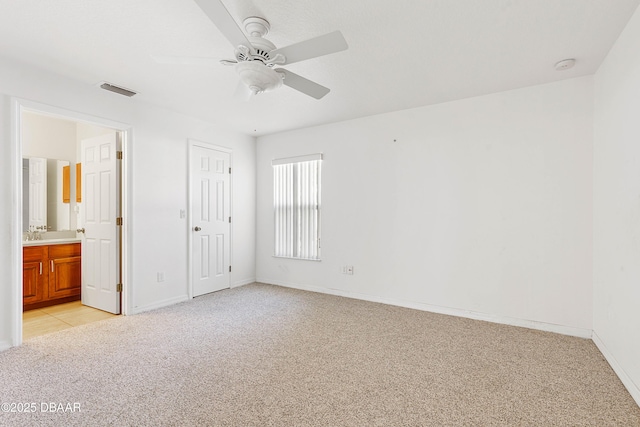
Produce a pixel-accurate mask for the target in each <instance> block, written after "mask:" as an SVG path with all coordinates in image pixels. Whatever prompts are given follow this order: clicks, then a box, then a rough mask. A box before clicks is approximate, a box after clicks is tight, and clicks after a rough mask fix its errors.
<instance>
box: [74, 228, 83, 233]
mask: <svg viewBox="0 0 640 427" xmlns="http://www.w3.org/2000/svg"><path fill="white" fill-rule="evenodd" d="M76 232H78V233H84V227H82V228H78V229H77V230H76Z"/></svg>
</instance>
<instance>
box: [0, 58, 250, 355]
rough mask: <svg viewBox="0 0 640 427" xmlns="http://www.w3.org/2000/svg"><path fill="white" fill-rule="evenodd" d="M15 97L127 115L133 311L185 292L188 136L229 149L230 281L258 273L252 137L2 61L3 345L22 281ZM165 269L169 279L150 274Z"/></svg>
mask: <svg viewBox="0 0 640 427" xmlns="http://www.w3.org/2000/svg"><path fill="white" fill-rule="evenodd" d="M11 97H18V98H21V99H26V100H30V101H34V102H37V103H41V104H46V105H50V106H54V107H57V108H61V109H65V110H69V111H72V112H79V113H82V114H84V115H91V116H95V117H98V118H100V119H105V120H107V121H114V122H119V123H126V124H129V125H131V127H132V129H133V132H132V134H133V139H132V141H130V145H129V152H128V153H129V158H128V160H127V161H128V162H130V164H131V165H132V167H131V174H130V175H129V177H128V178H129V180H130V181H131V193H130V196H131V206H130V208H131V215H130V217H129V221H130V222H131V223H129V224H125V227H127V229H128V231H130V237H131V245H130V246H129V250H130V259H131V260H132V261H133V262H132V263H131V265H130V269H131V271H130V281H129V283H130V285H131V286H132V287H133V290H134V291H133V295H132V301H130V306H131V308H132V311H133V312H138V311H142V310H147V309H151V308H154V307H159V306H162V305H166V304H170V303H173V302H176V301H180V300H182V299H184V298H186V296H187V273H188V266H187V235H188V232H189V231H188V230H187V220H186V219H182V218H180V210H181V209H187V166H188V160H187V159H188V156H187V147H188V139H190V138H193V139H197V140H200V141H204V142H208V143H212V144H216V145H220V146H224V147H229V148H231V149H232V150H233V162H234V164H233V167H234V175H233V199H232V204H233V206H232V208H233V211H234V222H233V224H232V239H233V241H232V245H233V253H232V257H233V265H234V271H233V273H232V285H234V286H235V285H240V284H243V283H248V282H251V281H253V280H254V279H255V239H254V231H255V139H254V138H253V137H251V136H246V135H241V134H238V133H234V132H230V131H225V130H224V129H221V128H220V127H218V126H216V125H214V124H211V123H207V122H204V121H201V120H197V119H195V118H191V117H186V116H183V115H180V114H176V113H173V112H170V111H167V110H164V109H160V108H156V107H153V106H151V105H149V104H146V103H145V102H144V99H136V98H132V99H128V98H125V97H122V96H119V95H117V94H113V93H110V92H106V91H103V90H101V89H99V88H97V87H95V86H94V85H93V84H85V83H80V82H75V81H72V80H69V79H66V78H62V77H60V76H56V75H53V74H50V73H46V72H43V71H41V70H38V69H34V68H32V67H30V66H28V65H26V64H18V63H12V62H9V61H6V60H0V138H1V140H0V177H1V178H2V185H1V186H0V224H1V225H0V271H1V272H2V277H4V278H5V279H4V280H2V281H0V348H3V347H6V346H8V345H11V344H13V341H12V332H11V331H12V328H13V327H14V325H13V324H12V319H13V317H14V311H15V310H14V308H13V304H12V299H13V298H14V297H15V295H13V294H14V291H15V288H16V286H17V283H18V282H19V280H20V278H19V277H14V276H15V275H16V273H15V271H16V270H15V268H14V265H13V264H14V262H15V260H16V259H18V255H17V254H16V252H15V251H14V247H18V245H19V242H16V241H14V240H13V238H14V236H13V233H12V230H13V228H15V227H16V225H15V223H13V218H12V213H13V211H14V210H15V209H16V204H17V203H18V202H19V201H18V200H17V195H16V194H15V192H14V188H13V187H14V178H13V175H14V173H16V172H15V171H13V169H14V164H13V163H14V159H13V158H12V156H13V155H12V148H11V147H12V141H11V133H10V132H11ZM158 271H163V272H164V273H165V281H164V282H162V283H157V282H156V273H157V272H158Z"/></svg>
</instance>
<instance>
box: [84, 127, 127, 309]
mask: <svg viewBox="0 0 640 427" xmlns="http://www.w3.org/2000/svg"><path fill="white" fill-rule="evenodd" d="M118 143H119V140H118V135H117V134H116V133H115V132H114V133H113V134H109V135H103V136H98V137H94V138H88V139H84V140H82V142H81V150H82V151H81V156H80V158H81V161H82V203H81V218H82V220H83V228H84V238H83V240H82V303H83V304H84V305H88V306H90V307H95V308H98V309H100V310H104V311H108V312H110V313H114V314H120V289H119V287H118V283H119V280H120V274H119V271H120V265H119V263H120V232H119V225H118V224H117V221H118V217H119V216H120V206H119V201H120V165H119V161H118V159H117V153H118V151H119V150H120V147H119V146H118Z"/></svg>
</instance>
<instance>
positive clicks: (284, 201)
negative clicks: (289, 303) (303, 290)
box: [272, 154, 322, 260]
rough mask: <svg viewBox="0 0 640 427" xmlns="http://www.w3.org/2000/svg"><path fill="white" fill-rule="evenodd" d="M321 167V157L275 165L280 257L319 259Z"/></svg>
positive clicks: (274, 180)
mask: <svg viewBox="0 0 640 427" xmlns="http://www.w3.org/2000/svg"><path fill="white" fill-rule="evenodd" d="M321 164H322V155H321V154H312V155H308V156H300V157H292V158H287V159H278V160H274V161H273V162H272V165H273V208H274V219H275V227H274V229H275V239H274V241H275V244H274V255H275V256H277V257H287V258H301V259H311V260H318V259H320V170H321Z"/></svg>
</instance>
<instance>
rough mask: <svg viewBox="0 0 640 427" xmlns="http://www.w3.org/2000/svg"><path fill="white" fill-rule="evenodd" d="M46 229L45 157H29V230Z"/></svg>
mask: <svg viewBox="0 0 640 427" xmlns="http://www.w3.org/2000/svg"><path fill="white" fill-rule="evenodd" d="M34 230H40V231H47V159H41V158H38V157H31V158H29V231H34Z"/></svg>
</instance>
